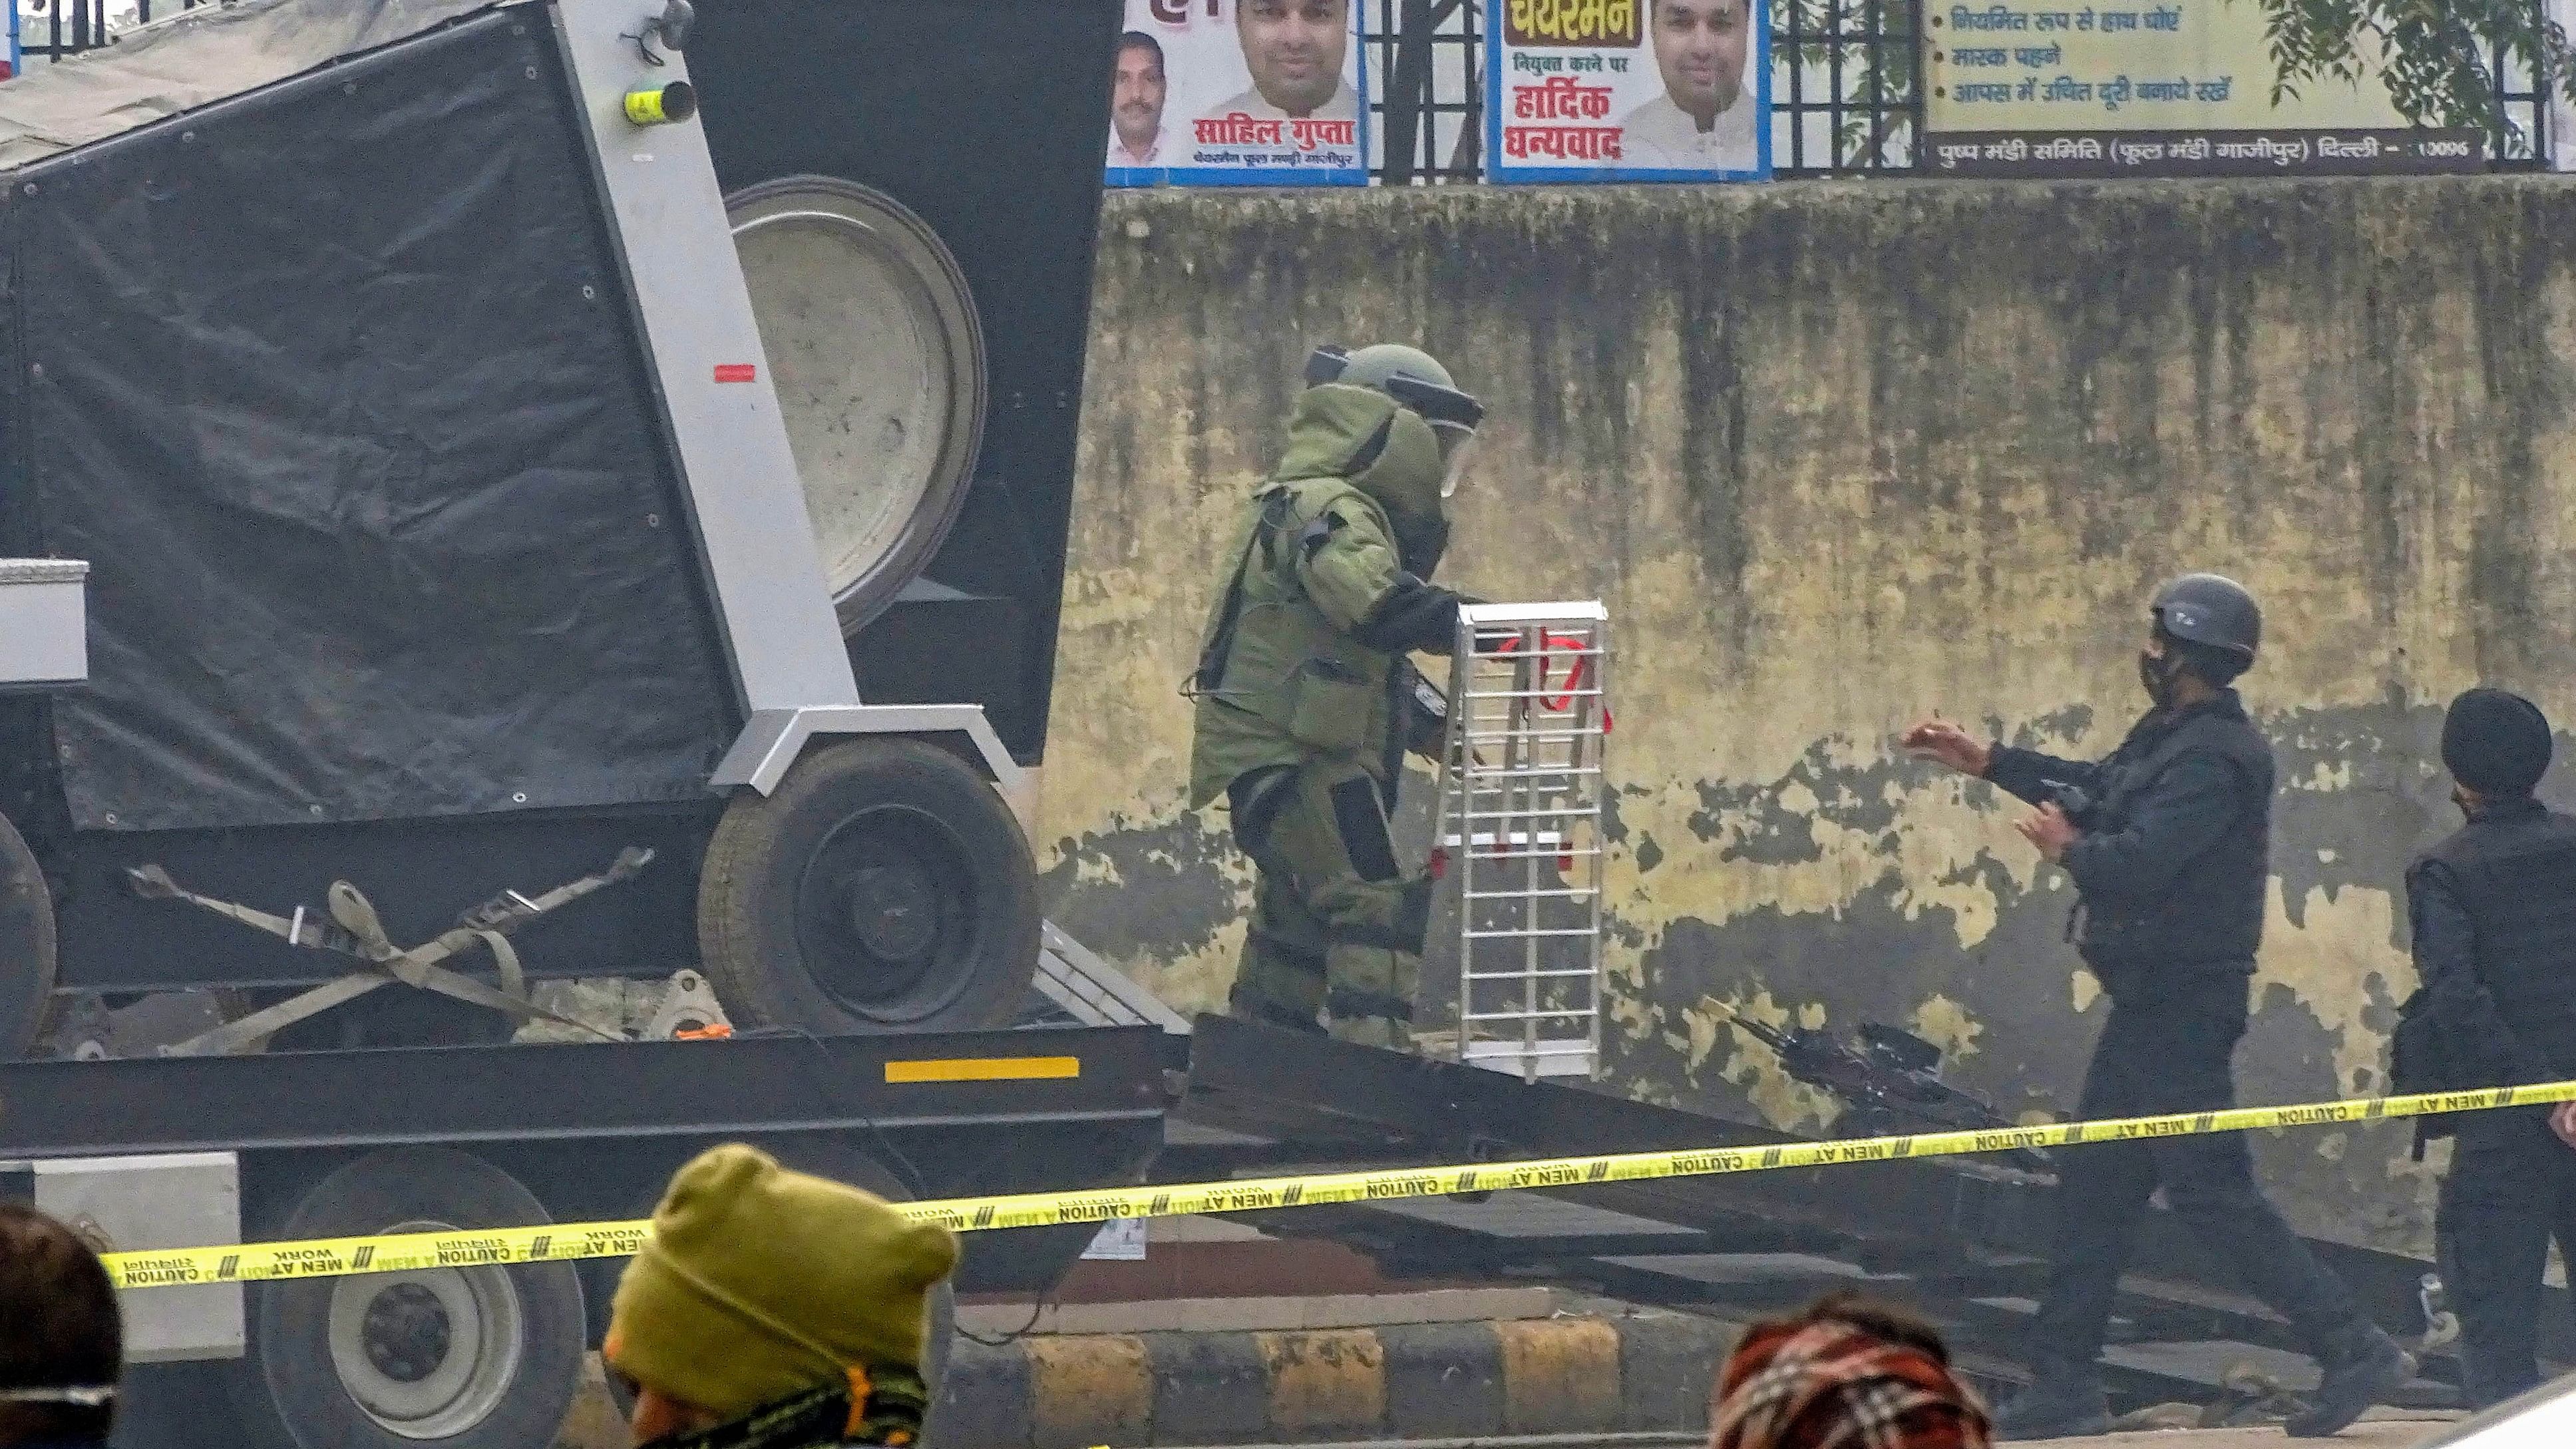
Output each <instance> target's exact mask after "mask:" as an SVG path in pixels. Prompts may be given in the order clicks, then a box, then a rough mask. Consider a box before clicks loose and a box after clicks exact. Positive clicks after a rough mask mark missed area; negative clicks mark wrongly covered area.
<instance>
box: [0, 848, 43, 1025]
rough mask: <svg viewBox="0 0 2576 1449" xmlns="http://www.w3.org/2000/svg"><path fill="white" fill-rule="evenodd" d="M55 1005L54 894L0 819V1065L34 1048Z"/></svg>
mask: <svg viewBox="0 0 2576 1449" xmlns="http://www.w3.org/2000/svg"><path fill="white" fill-rule="evenodd" d="M53 999H54V897H53V892H52V890H51V888H50V887H48V886H47V885H46V884H45V872H44V870H43V868H42V867H40V866H38V865H37V864H36V853H35V852H34V851H32V850H29V849H28V848H27V842H26V840H25V838H24V837H22V836H20V835H19V834H18V828H17V827H16V826H14V825H11V824H10V823H9V821H8V818H7V817H5V816H0V1062H14V1061H17V1060H18V1059H19V1058H21V1057H24V1056H25V1055H26V1054H27V1050H28V1048H30V1047H32V1046H34V1045H35V1044H36V1040H37V1039H38V1038H39V1037H41V1036H42V1035H43V1034H44V1031H45V1021H46V1018H47V1017H48V1016H49V1015H50V1014H51V1008H52V1005H53Z"/></svg>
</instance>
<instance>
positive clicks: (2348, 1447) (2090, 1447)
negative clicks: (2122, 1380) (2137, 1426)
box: [2025, 1409, 2458, 1449]
mask: <svg viewBox="0 0 2576 1449" xmlns="http://www.w3.org/2000/svg"><path fill="white" fill-rule="evenodd" d="M2457 1417H2458V1416H2456V1415H2428V1414H2409V1413H2404V1412H2401V1411H2391V1410H2385V1409H2381V1410H2374V1411H2372V1412H2371V1413H2370V1414H2367V1415H2365V1416H2363V1418H2362V1421H2361V1422H2360V1423H2358V1424H2355V1425H2353V1426H2352V1427H2351V1428H2349V1429H2346V1430H2344V1431H2343V1432H2342V1433H2341V1434H2339V1435H2337V1436H2335V1437H2334V1438H2332V1439H2293V1438H2291V1437H2289V1436H2288V1435H2286V1434H2283V1433H2282V1432H2281V1431H2280V1429H2279V1428H2278V1427H2277V1426H2272V1425H2266V1426H2264V1427H2262V1428H2259V1429H2141V1430H2136V1431H2133V1432H2130V1433H2123V1434H2097V1435H2094V1436H2093V1437H2091V1438H2086V1439H2037V1440H2029V1441H2025V1444H2026V1449H2290V1446H2294V1445H2300V1444H2323V1445H2332V1446H2339V1449H2415V1446H2416V1445H2419V1444H2422V1443H2424V1442H2425V1441H2427V1440H2429V1439H2432V1438H2434V1437H2435V1436H2436V1435H2438V1434H2440V1433H2441V1432H2442V1431H2443V1430H2444V1429H2446V1428H2448V1427H2450V1425H2451V1422H2452V1420H2453V1419H2455V1418H2457Z"/></svg>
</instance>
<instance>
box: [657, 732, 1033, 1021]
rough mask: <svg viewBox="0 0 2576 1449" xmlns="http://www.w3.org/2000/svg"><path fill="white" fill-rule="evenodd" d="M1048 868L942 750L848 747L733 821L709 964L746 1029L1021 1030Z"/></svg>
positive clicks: (716, 875) (714, 894)
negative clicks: (1018, 1015)
mask: <svg viewBox="0 0 2576 1449" xmlns="http://www.w3.org/2000/svg"><path fill="white" fill-rule="evenodd" d="M1039 925H1040V922H1039V916H1038V895H1037V865H1036V862H1035V860H1033V859H1032V858H1031V856H1030V854H1029V844H1028V839H1027V837H1026V836H1024V835H1022V834H1021V833H1020V824H1019V821H1018V819H1017V818H1016V817H1014V816H1013V815H1012V814H1011V810H1010V807H1009V806H1008V805H1006V804H1005V803H1003V800H1002V797H1001V795H1000V794H999V793H998V792H997V791H995V790H994V789H993V787H992V785H991V784H990V783H988V782H987V781H986V780H985V779H984V778H983V776H981V775H979V774H977V773H976V772H975V771H974V770H973V769H972V768H971V767H969V766H968V765H967V764H966V762H965V761H963V760H961V759H959V758H958V757H956V756H955V755H952V754H950V753H948V752H947V751H946V750H942V749H940V748H938V747H937V746H935V745H929V744H925V743H923V742H921V741H919V740H911V739H901V738H896V737H892V736H886V737H876V738H864V739H855V740H848V741H844V742H842V743H839V744H834V745H828V746H825V747H824V748H822V749H819V750H815V751H813V752H812V753H810V754H808V755H806V756H805V757H804V758H803V759H801V760H799V761H797V762H796V765H795V767H794V768H792V769H790V770H789V771H788V772H787V778H786V779H785V780H784V781H782V782H780V784H779V787H778V791H777V793H775V794H773V795H768V796H760V795H754V794H749V793H745V794H743V795H741V796H738V797H737V798H735V800H734V801H733V802H732V803H731V804H729V805H727V806H726V807H725V812H724V818H723V820H721V821H720V822H718V823H717V825H716V830H715V835H714V838H713V839H711V840H710V841H709V842H708V844H707V858H706V866H705V870H704V873H703V874H702V875H701V876H700V877H699V879H698V948H699V952H700V954H701V956H702V958H703V964H704V966H705V968H706V973H707V977H708V979H709V980H710V981H711V982H713V983H714V985H715V989H716V997H717V999H718V1000H720V1001H722V1002H723V1003H724V1007H725V1012H726V1014H727V1015H728V1016H730V1017H731V1018H732V1019H733V1023H734V1025H735V1026H736V1027H739V1028H758V1027H788V1028H794V1029H799V1030H806V1031H816V1032H835V1033H847V1032H903V1031H955V1030H966V1029H971V1028H975V1027H986V1026H998V1025H1001V1024H1003V1023H1005V1022H1007V1021H1009V1020H1010V1019H1011V1016H1012V1014H1013V1013H1014V1012H1015V1011H1016V1010H1017V1009H1018V1008H1019V1005H1020V1002H1021V1000H1022V998H1024V997H1025V996H1026V995H1027V994H1028V990H1029V982H1030V980H1031V979H1032V978H1033V977H1035V976H1036V974H1037V961H1038V928H1039Z"/></svg>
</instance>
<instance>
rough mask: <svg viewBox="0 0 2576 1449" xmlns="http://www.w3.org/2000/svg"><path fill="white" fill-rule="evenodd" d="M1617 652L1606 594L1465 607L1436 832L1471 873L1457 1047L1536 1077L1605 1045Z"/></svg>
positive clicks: (1441, 850)
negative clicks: (1605, 918) (1606, 876)
mask: <svg viewBox="0 0 2576 1449" xmlns="http://www.w3.org/2000/svg"><path fill="white" fill-rule="evenodd" d="M1608 658H1609V616H1608V614H1607V612H1606V611H1604V610H1603V608H1602V606H1601V605H1600V604H1599V603H1598V602H1597V601H1584V602H1575V603H1544V604H1471V605H1467V606H1465V607H1463V608H1461V609H1460V610H1459V611H1458V636H1457V640H1456V642H1455V644H1454V646H1453V648H1452V652H1451V655H1450V675H1449V719H1448V727H1447V738H1446V739H1445V741H1444V742H1443V744H1442V748H1441V756H1442V759H1443V760H1444V762H1445V764H1446V768H1445V769H1443V771H1442V772H1441V788H1440V806H1439V815H1438V818H1437V820H1436V822H1435V823H1434V826H1433V830H1432V839H1433V841H1434V842H1435V854H1434V857H1433V869H1434V871H1435V872H1436V873H1442V874H1449V873H1454V874H1455V876H1456V877H1457V881H1458V905H1459V911H1458V920H1459V939H1458V1035H1457V1041H1456V1046H1455V1048H1454V1051H1453V1053H1452V1054H1453V1055H1454V1057H1455V1059H1457V1060H1459V1061H1463V1062H1467V1063H1469V1064H1471V1065H1475V1066H1481V1067H1487V1068H1491V1069H1493V1070H1495V1071H1501V1072H1509V1073H1511V1074H1513V1075H1515V1076H1519V1077H1521V1078H1522V1079H1523V1080H1525V1081H1536V1080H1538V1079H1539V1078H1541V1077H1590V1076H1591V1075H1593V1073H1594V1071H1595V1070H1596V1068H1597V1067H1598V1064H1599V1062H1600V1057H1601V867H1602V850H1603V842H1602V833H1601V815H1602V802H1603V791H1604V784H1603V779H1604V777H1603V775H1602V749H1603V746H1604V744H1605V743H1606V742H1607V740H1608V737H1609V733H1610V711H1609V709H1608V707H1607V703H1606V701H1607V698H1608V695H1607V693H1606V690H1605V688H1604V677H1605V676H1604V670H1605V668H1606V666H1607V664H1608Z"/></svg>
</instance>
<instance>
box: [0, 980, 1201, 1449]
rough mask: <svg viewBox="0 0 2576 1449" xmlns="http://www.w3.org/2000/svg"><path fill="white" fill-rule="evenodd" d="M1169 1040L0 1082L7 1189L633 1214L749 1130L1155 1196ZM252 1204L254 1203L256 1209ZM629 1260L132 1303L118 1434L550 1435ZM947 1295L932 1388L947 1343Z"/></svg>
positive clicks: (464, 1439)
mask: <svg viewBox="0 0 2576 1449" xmlns="http://www.w3.org/2000/svg"><path fill="white" fill-rule="evenodd" d="M1173 1041H1174V1038H1171V1037H1169V1036H1168V1035H1167V1034H1165V1033H1164V1032H1162V1031H1160V1030H1157V1029H1154V1028H1151V1027H1100V1028H1071V1029H1053V1030H1051V1029H1042V1028H1041V1029H1028V1030H1018V1031H992V1032H969V1033H930V1034H915V1035H903V1036H896V1035H869V1036H840V1037H823V1036H813V1035H808V1034H802V1033H790V1032H781V1033H777V1034H774V1035H765V1036H742V1037H736V1038H732V1039H728V1040H715V1041H663V1042H630V1043H615V1044H612V1043H599V1044H593V1045H583V1044H566V1045H557V1046H464V1047H445V1048H429V1049H404V1050H376V1051H318V1052H298V1053H281V1054H274V1055H264V1056H239V1057H220V1056H218V1057H197V1058H144V1059H136V1060H126V1061H97V1062H20V1063H14V1064H9V1065H5V1066H0V1195H18V1196H26V1197H32V1198H33V1199H35V1200H36V1201H37V1203H38V1204H39V1205H40V1206H44V1207H47V1208H49V1209H50V1210H52V1211H54V1212H56V1213H57V1214H58V1215H61V1216H64V1217H66V1218H67V1219H70V1220H72V1221H74V1222H75V1223H77V1224H78V1225H79V1226H81V1227H82V1228H83V1229H84V1230H85V1231H87V1232H89V1233H91V1234H92V1235H93V1236H94V1237H96V1238H97V1239H98V1240H100V1241H102V1242H103V1243H105V1244H107V1245H109V1246H112V1247H117V1248H124V1249H134V1250H141V1249H149V1248H153V1247H180V1246H190V1245H191V1244H190V1243H189V1242H187V1241H185V1240H186V1239H188V1238H191V1237H196V1236H202V1235H203V1234H205V1233H206V1232H208V1231H211V1232H212V1233H213V1234H214V1236H212V1237H210V1238H207V1239H206V1241H207V1242H224V1241H231V1240H233V1237H232V1235H233V1234H234V1233H238V1234H239V1235H240V1236H241V1237H242V1238H244V1239H247V1240H250V1241H261V1240H275V1239H294V1238H310V1237H334V1236H347V1235H356V1234H366V1233H377V1232H385V1231H393V1230H398V1229H406V1228H408V1229H412V1230H419V1231H428V1230H431V1229H433V1228H435V1227H449V1228H468V1229H470V1228H477V1227H507V1226H530V1225H539V1224H545V1223H557V1222H560V1223H573V1222H599V1221H615V1220H628V1219H633V1218H637V1217H641V1216H643V1215H645V1214H646V1213H648V1212H649V1211H650V1209H651V1207H652V1203H653V1200H654V1198H655V1196H656V1195H657V1194H658V1192H659V1191H660V1189H661V1186H662V1184H663V1183H664V1182H665V1181H667V1180H668V1178H669V1177H670V1175H671V1172H672V1171H673V1169H675V1168H676V1167H677V1166H678V1165H679V1164H680V1163H682V1162H684V1161H686V1160H687V1159H688V1158H689V1157H690V1156H691V1155H692V1154H694V1153H696V1152H698V1151H699V1150H701V1149H703V1148H705V1147H707V1146H709V1145H711V1144H713V1143H716V1142H720V1141H750V1142H754V1143H757V1144H759V1145H761V1146H763V1147H764V1148H766V1149H768V1150H770V1151H771V1152H773V1153H775V1154H776V1155H777V1156H778V1157H779V1158H780V1159H781V1160H782V1161H784V1162H786V1163H788V1164H789V1165H791V1166H794V1167H798V1168H800V1169H802V1170H806V1171H811V1172H816V1173H820V1174H822V1175H825V1176H830V1177H833V1178H836V1179H838V1180H841V1181H845V1182H851V1183H855V1184H857V1185H859V1186H862V1187H866V1188H869V1189H871V1190H873V1191H875V1192H877V1193H879V1194H880V1195H882V1196H885V1197H888V1198H890V1199H895V1200H910V1199H918V1198H924V1197H956V1196H970V1195H976V1194H987V1193H1003V1192H1023V1191H1037V1190H1044V1189H1054V1188H1077V1187H1084V1186H1096V1185H1107V1184H1112V1183H1125V1182H1133V1181H1135V1180H1137V1178H1138V1177H1139V1176H1140V1175H1141V1174H1142V1173H1143V1171H1144V1170H1145V1167H1146V1165H1147V1163H1148V1162H1150V1160H1151V1159H1152V1158H1153V1156H1154V1155H1155V1153H1156V1152H1157V1151H1158V1149H1159V1148H1160V1147H1161V1145H1162V1140H1163V1131H1164V1109H1165V1105H1166V1103H1165V1092H1166V1085H1167V1069H1168V1068H1169V1067H1170V1065H1171V1064H1172V1063H1173V1061H1174V1060H1175V1057H1174V1054H1173V1048H1172V1046H1171V1045H1170V1043H1171V1042H1173ZM236 1204H237V1206H236ZM1094 1231H1095V1230H1094V1229H1092V1228H1087V1227H1071V1228H1062V1229H1042V1230H1036V1231H1021V1232H1010V1233H988V1234H979V1235H976V1236H975V1237H974V1239H973V1240H972V1242H971V1244H970V1251H968V1253H967V1254H966V1256H965V1258H964V1261H963V1264H962V1266H961V1268H960V1271H959V1274H958V1277H957V1279H956V1283H955V1287H956V1288H957V1289H959V1290H962V1291H966V1292H970V1293H973V1292H1019V1293H1028V1294H1035V1293H1038V1292H1040V1291H1042V1290H1044V1289H1045V1288H1046V1287H1048V1286H1049V1285H1051V1284H1052V1283H1053V1282H1054V1281H1055V1280H1056V1279H1057V1277H1059V1276H1060V1275H1061V1274H1062V1273H1063V1271H1064V1269H1065V1268H1066V1267H1067V1266H1068V1265H1069V1264H1070V1263H1071V1262H1072V1261H1073V1259H1074V1258H1075V1257H1076V1256H1077V1255H1079V1254H1080V1252H1081V1251H1082V1249H1083V1247H1084V1245H1085V1244H1086V1243H1087V1242H1088V1241H1089V1240H1090V1238H1091V1236H1092V1233H1093V1232H1094ZM622 1267H623V1263H622V1261H621V1260H617V1259H596V1260H590V1261H586V1262H583V1263H579V1264H571V1263H558V1264H547V1265H538V1266H528V1267H516V1268H465V1269H433V1270H427V1271H422V1272H414V1273H394V1274H375V1275H366V1276H358V1277H348V1278H336V1279H329V1280H317V1281H313V1282H304V1283H266V1284H258V1285H250V1286H244V1285H238V1284H235V1285H205V1286H195V1287H185V1288H149V1289H142V1290H137V1291H134V1292H130V1293H129V1294H128V1295H127V1296H126V1312H127V1318H128V1336H129V1343H130V1344H131V1345H132V1350H133V1351H134V1352H135V1354H136V1357H137V1358H138V1359H139V1360H142V1361H140V1362H137V1363H136V1365H135V1366H134V1367H133V1369H132V1371H131V1389H130V1396H129V1412H127V1414H126V1415H125V1416H124V1420H123V1424H122V1428H121V1430H120V1438H121V1442H126V1443H132V1444H137V1445H177V1444H188V1445H192V1446H197V1445H205V1446H212V1445H216V1444H220V1443H224V1442H229V1437H228V1434H227V1432H226V1431H219V1430H211V1429H209V1427H208V1426H209V1425H210V1424H232V1425H237V1426H238V1429H237V1431H233V1432H237V1433H238V1435H239V1442H242V1443H244V1444H247V1445H255V1446H266V1449H286V1446H297V1445H300V1446H305V1449H320V1446H324V1445H332V1446H357V1445H382V1446H395V1445H404V1444H420V1443H429V1444H436V1445H443V1446H448V1449H485V1446H490V1449H505V1446H506V1449H518V1446H524V1445H528V1444H542V1443H546V1442H549V1440H550V1439H551V1436H552V1435H553V1433H554V1431H555V1428H556V1426H557V1425H558V1424H560V1423H561V1422H562V1420H563V1417H564V1413H565V1410H566V1407H567V1406H568V1405H569V1404H570V1403H571V1401H572V1398H573V1395H574V1393H575V1391H576V1389H577V1388H578V1385H579V1381H580V1374H581V1369H582V1355H583V1353H584V1351H585V1349H586V1348H589V1347H594V1346H596V1345H597V1343H598V1342H599V1338H600V1334H601V1332H602V1331H603V1329H604V1328H605V1326H606V1325H605V1318H606V1314H607V1310H608V1303H609V1297H610V1294H611V1292H612V1291H613V1289H614V1287H615V1283H616V1277H617V1274H618V1272H619V1271H621V1269H622ZM952 1303H953V1300H952V1299H951V1298H949V1297H947V1296H943V1297H942V1299H941V1300H940V1302H939V1305H938V1311H939V1315H940V1318H941V1321H940V1322H938V1323H937V1324H935V1325H934V1335H933V1344H934V1349H933V1352H934V1360H933V1378H934V1380H935V1378H936V1367H937V1364H938V1362H939V1361H941V1360H942V1359H944V1356H945V1350H946V1345H947V1342H948V1335H947V1324H946V1321H945V1320H946V1316H947V1314H948V1313H949V1312H950V1311H952V1309H951V1305H952Z"/></svg>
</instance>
